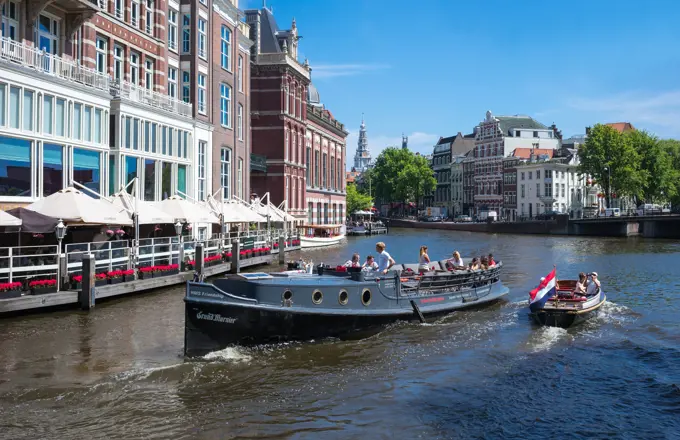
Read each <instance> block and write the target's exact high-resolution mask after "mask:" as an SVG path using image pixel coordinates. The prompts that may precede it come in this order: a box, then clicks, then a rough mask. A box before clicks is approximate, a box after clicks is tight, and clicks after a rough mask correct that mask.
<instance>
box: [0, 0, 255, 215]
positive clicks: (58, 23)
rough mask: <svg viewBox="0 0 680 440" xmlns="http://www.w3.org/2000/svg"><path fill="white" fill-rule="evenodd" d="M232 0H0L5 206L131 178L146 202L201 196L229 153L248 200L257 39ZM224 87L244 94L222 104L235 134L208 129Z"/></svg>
mask: <svg viewBox="0 0 680 440" xmlns="http://www.w3.org/2000/svg"><path fill="white" fill-rule="evenodd" d="M235 2H236V0H233V1H225V0H212V1H211V0H190V1H181V2H177V1H166V0H100V1H90V0H60V1H58V2H50V1H46V0H42V1H34V2H30V3H28V2H25V1H15V0H5V1H0V4H1V5H2V38H3V44H2V45H3V51H2V53H0V72H1V73H2V75H0V77H1V78H2V79H0V108H1V109H3V112H1V113H0V168H2V169H7V168H8V167H9V168H11V169H12V176H11V177H10V176H8V175H6V174H8V173H0V202H10V203H15V204H26V203H31V202H33V201H35V200H37V199H38V198H40V197H43V196H47V195H49V194H52V193H53V192H55V191H58V190H59V189H61V188H63V187H66V186H70V185H73V182H78V183H79V184H82V185H84V186H86V187H88V188H90V189H92V190H94V191H96V192H97V193H100V194H103V195H107V194H110V193H113V192H115V191H118V190H119V189H120V188H121V187H123V186H125V185H127V184H129V182H131V181H132V179H133V178H135V177H138V178H139V181H140V184H139V186H138V188H137V195H138V196H139V197H141V198H142V199H144V200H162V199H163V198H166V197H168V196H171V195H173V194H176V193H180V194H187V195H188V196H190V197H192V198H197V199H202V198H205V196H206V195H207V193H208V192H209V191H210V190H211V189H212V190H217V189H218V188H219V187H220V186H222V185H221V183H220V181H219V180H217V179H215V180H212V174H213V172H212V170H211V169H210V168H209V167H208V166H207V164H208V163H212V162H214V156H216V153H217V152H218V151H219V150H218V148H222V147H223V146H226V147H228V148H232V149H233V151H234V155H233V159H232V160H231V163H230V165H231V167H232V171H231V173H230V181H231V182H232V183H231V186H230V191H231V194H235V195H240V194H243V193H247V192H248V186H247V185H248V174H247V173H248V163H249V162H248V161H249V157H250V155H249V140H248V136H247V133H248V132H249V127H248V118H247V117H246V115H247V112H248V83H249V81H248V75H249V70H248V63H247V62H246V61H247V60H248V51H249V47H250V44H252V43H251V42H250V41H249V40H248V39H247V38H246V37H245V35H247V34H248V33H249V31H248V28H247V25H245V23H242V22H240V21H239V19H240V17H242V14H240V13H239V11H238V9H237V4H236V3H235ZM29 4H30V7H29V6H28V5H29ZM224 27H226V28H227V29H228V31H229V32H227V33H225V34H224V35H225V37H226V38H217V37H216V35H221V34H220V33H221V32H222V29H223V28H224ZM225 40H226V43H227V44H225ZM221 48H225V49H226V53H227V54H228V56H229V57H231V63H230V68H229V69H224V72H219V67H220V64H219V62H220V57H221V55H222V54H221ZM5 49H6V50H5ZM241 58H243V61H239V60H241ZM216 63H217V64H216ZM239 63H241V64H239ZM241 66H242V69H240V67H241ZM216 71H217V73H215V74H213V72H216ZM234 72H235V73H234ZM234 75H236V77H237V78H240V77H242V78H243V81H242V83H243V92H242V93H241V90H240V89H238V85H236V87H234V84H235V82H234V81H235V79H234ZM220 84H227V85H228V86H229V87H230V89H231V90H232V91H233V90H238V93H236V92H234V93H233V95H234V96H235V98H234V97H232V95H230V101H229V100H227V102H228V103H229V105H230V106H229V107H227V108H228V109H229V115H230V116H232V117H233V118H234V119H235V120H236V121H237V122H235V123H233V124H232V127H234V126H235V127H236V128H237V129H236V130H234V129H233V128H231V129H229V130H221V129H219V128H218V129H217V130H213V125H219V121H220V119H219V117H220V116H221V113H220V111H221V107H220V106H219V105H220V104H221V102H220V100H219V96H220V95H219V94H218V93H216V91H217V89H218V88H219V85H220ZM212 97H215V98H212ZM239 106H243V107H244V109H243V112H242V113H243V118H242V119H241V120H242V127H243V128H242V130H240V131H239V127H240V125H239V122H238V119H237V116H234V115H238V114H239ZM4 109H7V113H6V114H5V111H4ZM227 128H229V127H227ZM239 132H240V133H241V134H242V135H243V138H244V139H243V140H241V139H240V138H239V136H238V133H239ZM213 146H215V150H214V151H213ZM239 160H242V161H243V165H242V166H241V168H239V163H240V162H239ZM239 169H242V170H243V171H242V174H241V175H240V177H239V173H238V170H239ZM3 174H5V175H3ZM232 176H233V177H232ZM239 182H241V185H239ZM241 187H242V189H239V188H241Z"/></svg>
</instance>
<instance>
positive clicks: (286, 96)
mask: <svg viewBox="0 0 680 440" xmlns="http://www.w3.org/2000/svg"><path fill="white" fill-rule="evenodd" d="M283 105H284V110H283V111H284V112H285V113H286V114H290V94H289V93H288V84H286V85H284V86H283Z"/></svg>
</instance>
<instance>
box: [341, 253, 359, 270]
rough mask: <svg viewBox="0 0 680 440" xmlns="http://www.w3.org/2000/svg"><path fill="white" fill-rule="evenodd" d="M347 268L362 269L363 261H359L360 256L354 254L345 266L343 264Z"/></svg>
mask: <svg viewBox="0 0 680 440" xmlns="http://www.w3.org/2000/svg"><path fill="white" fill-rule="evenodd" d="M343 266H345V267H361V261H360V260H359V254H354V255H352V259H351V260H347V261H346V262H345V264H343Z"/></svg>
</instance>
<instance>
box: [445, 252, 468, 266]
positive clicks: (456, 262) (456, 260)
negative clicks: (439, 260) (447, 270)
mask: <svg viewBox="0 0 680 440" xmlns="http://www.w3.org/2000/svg"><path fill="white" fill-rule="evenodd" d="M446 262H447V263H449V264H450V265H451V266H452V267H453V269H457V270H462V269H465V262H463V259H462V258H460V253H459V252H458V251H455V252H454V253H453V257H452V258H449V259H448V260H446Z"/></svg>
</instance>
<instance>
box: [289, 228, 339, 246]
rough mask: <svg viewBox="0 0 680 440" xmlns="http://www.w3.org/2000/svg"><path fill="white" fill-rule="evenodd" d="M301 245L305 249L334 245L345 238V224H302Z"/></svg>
mask: <svg viewBox="0 0 680 440" xmlns="http://www.w3.org/2000/svg"><path fill="white" fill-rule="evenodd" d="M298 228H299V229H301V230H302V231H301V234H300V247H302V248H303V249H306V248H314V247H324V246H332V245H335V244H340V243H341V242H342V241H343V240H344V239H345V233H344V232H343V230H344V228H345V226H344V225H301V226H298Z"/></svg>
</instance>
